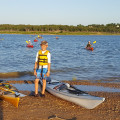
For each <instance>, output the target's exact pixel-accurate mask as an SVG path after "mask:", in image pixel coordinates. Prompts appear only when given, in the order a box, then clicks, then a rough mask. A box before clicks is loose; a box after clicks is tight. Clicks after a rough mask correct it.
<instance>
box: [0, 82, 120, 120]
mask: <svg viewBox="0 0 120 120" xmlns="http://www.w3.org/2000/svg"><path fill="white" fill-rule="evenodd" d="M10 83H21V84H22V83H24V84H25V81H10ZM28 83H29V84H33V81H28ZM71 84H82V85H93V84H94V85H96V86H106V87H114V88H120V84H114V83H104V84H102V83H91V82H88V81H83V82H82V81H80V82H78V81H73V82H71ZM20 92H21V93H24V94H26V95H28V96H26V97H24V98H20V103H19V107H18V108H15V107H14V106H12V105H11V104H10V103H8V102H6V101H0V120H119V118H120V93H119V92H118V93H114V92H113V93H109V92H89V94H91V95H96V96H99V97H105V98H106V100H105V101H104V102H103V103H102V104H100V105H99V106H97V107H96V108H94V109H91V110H89V109H85V108H83V107H81V106H78V105H75V104H74V103H71V102H67V101H64V100H62V99H60V98H57V97H55V96H53V95H51V94H49V93H48V92H46V97H45V98H41V97H38V98H35V97H34V96H32V95H31V92H30V91H20Z"/></svg>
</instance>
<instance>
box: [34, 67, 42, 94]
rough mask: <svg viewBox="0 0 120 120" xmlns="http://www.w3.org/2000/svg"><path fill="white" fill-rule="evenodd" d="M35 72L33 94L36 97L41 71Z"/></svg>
mask: <svg viewBox="0 0 120 120" xmlns="http://www.w3.org/2000/svg"><path fill="white" fill-rule="evenodd" d="M36 72H37V76H36V79H35V94H36V95H37V94H38V82H39V79H40V75H41V69H38V70H37V71H36Z"/></svg>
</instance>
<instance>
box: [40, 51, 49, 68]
mask: <svg viewBox="0 0 120 120" xmlns="http://www.w3.org/2000/svg"><path fill="white" fill-rule="evenodd" d="M48 53H49V51H48V50H46V52H45V53H44V54H42V50H39V51H38V65H41V66H43V65H48V57H47V55H48Z"/></svg>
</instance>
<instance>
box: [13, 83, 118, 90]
mask: <svg viewBox="0 0 120 120" xmlns="http://www.w3.org/2000/svg"><path fill="white" fill-rule="evenodd" d="M12 85H13V86H15V87H16V88H17V89H18V90H23V91H34V90H35V86H34V84H12ZM74 86H75V87H76V88H78V89H80V90H82V91H95V92H96V91H99V92H120V89H117V88H110V87H102V86H88V85H74ZM39 90H40V89H39Z"/></svg>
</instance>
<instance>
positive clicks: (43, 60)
mask: <svg viewBox="0 0 120 120" xmlns="http://www.w3.org/2000/svg"><path fill="white" fill-rule="evenodd" d="M40 46H41V50H39V51H38V52H37V55H36V61H35V66H34V75H35V76H36V79H35V97H38V96H39V95H38V82H39V79H40V78H41V77H42V81H43V86H42V92H41V97H45V88H46V79H45V77H46V76H47V77H49V76H50V67H51V54H50V52H49V51H48V50H47V47H48V42H47V41H41V44H40Z"/></svg>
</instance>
